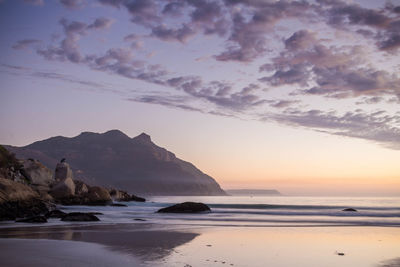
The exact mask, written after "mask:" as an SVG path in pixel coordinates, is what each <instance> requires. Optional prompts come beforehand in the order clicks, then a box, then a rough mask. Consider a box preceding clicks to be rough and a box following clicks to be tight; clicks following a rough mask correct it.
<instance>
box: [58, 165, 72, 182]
mask: <svg viewBox="0 0 400 267" xmlns="http://www.w3.org/2000/svg"><path fill="white" fill-rule="evenodd" d="M67 178H71V179H73V178H74V176H73V174H72V170H71V168H70V167H69V164H68V163H66V162H65V161H62V162H59V163H57V166H56V171H55V173H54V179H55V180H57V181H62V180H65V179H67Z"/></svg>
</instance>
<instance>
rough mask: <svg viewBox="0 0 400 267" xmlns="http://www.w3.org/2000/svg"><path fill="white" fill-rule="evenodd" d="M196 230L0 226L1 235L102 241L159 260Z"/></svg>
mask: <svg viewBox="0 0 400 267" xmlns="http://www.w3.org/2000/svg"><path fill="white" fill-rule="evenodd" d="M198 235H199V233H194V232H182V231H172V230H163V229H158V230H157V229H151V228H150V227H148V226H146V225H134V226H132V225H98V226H78V225H77V226H63V227H59V226H58V227H20V228H8V229H7V228H3V229H0V238H24V239H53V240H70V241H83V242H92V243H97V244H102V245H105V246H107V247H108V248H109V249H111V250H116V251H119V252H124V253H129V254H132V255H134V256H139V257H140V258H142V259H143V260H144V261H159V260H161V259H163V258H164V257H166V256H168V255H169V254H170V253H171V252H173V251H174V248H176V247H178V246H181V245H183V244H185V243H188V242H190V241H192V240H193V239H194V238H195V237H197V236H198Z"/></svg>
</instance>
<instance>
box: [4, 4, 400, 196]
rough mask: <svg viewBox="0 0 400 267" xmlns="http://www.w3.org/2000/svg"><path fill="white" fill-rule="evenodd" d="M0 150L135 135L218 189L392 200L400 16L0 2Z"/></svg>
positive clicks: (372, 7) (322, 7) (305, 9)
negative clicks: (86, 136) (96, 135)
mask: <svg viewBox="0 0 400 267" xmlns="http://www.w3.org/2000/svg"><path fill="white" fill-rule="evenodd" d="M0 32H1V36H2V37H1V39H0V122H1V124H0V143H1V144H10V145H17V146H22V145H27V144H29V143H32V142H34V141H37V140H42V139H46V138H49V137H51V136H56V135H63V136H68V137H72V136H76V135H78V134H79V133H80V132H82V131H92V132H105V131H107V130H111V129H119V130H121V131H123V132H125V133H126V134H127V135H129V136H131V137H133V136H136V135H138V134H140V133H141V132H146V133H147V134H149V135H151V137H152V140H153V141H154V142H155V143H156V144H158V145H160V146H162V147H165V148H166V149H168V150H170V151H172V152H174V153H175V154H176V155H177V156H178V157H180V158H181V159H184V160H187V161H190V162H192V163H194V164H195V165H196V166H197V167H198V168H199V169H201V170H202V171H203V172H205V173H207V174H209V175H211V176H212V177H214V178H215V179H216V180H217V181H218V182H219V183H220V184H221V186H222V187H223V188H225V189H230V188H265V189H270V188H271V189H272V188H273V189H277V190H280V191H281V192H282V193H285V194H293V195H308V194H310V195H381V196H382V195H383V196H384V195H388V196H389V195H400V1H386V2H385V1H377V0H364V1H351V0H348V1H346V0H344V1H341V0H315V1H289V0H282V1H273V0H271V1H268V0H220V1H219V0H160V1H153V0H92V1H91V0H59V1H58V0H57V1H56V0H0Z"/></svg>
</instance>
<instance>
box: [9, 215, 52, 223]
mask: <svg viewBox="0 0 400 267" xmlns="http://www.w3.org/2000/svg"><path fill="white" fill-rule="evenodd" d="M16 222H23V223H47V219H46V217H44V216H34V217H29V218H24V219H21V220H16Z"/></svg>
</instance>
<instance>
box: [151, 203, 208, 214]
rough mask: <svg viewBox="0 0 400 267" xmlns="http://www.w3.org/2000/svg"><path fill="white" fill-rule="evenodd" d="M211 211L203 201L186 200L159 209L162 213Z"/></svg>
mask: <svg viewBox="0 0 400 267" xmlns="http://www.w3.org/2000/svg"><path fill="white" fill-rule="evenodd" d="M206 211H211V210H210V208H209V207H208V206H207V205H206V204H203V203H196V202H184V203H180V204H176V205H173V206H170V207H166V208H162V209H159V210H158V211H157V212H161V213H197V212H206Z"/></svg>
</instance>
